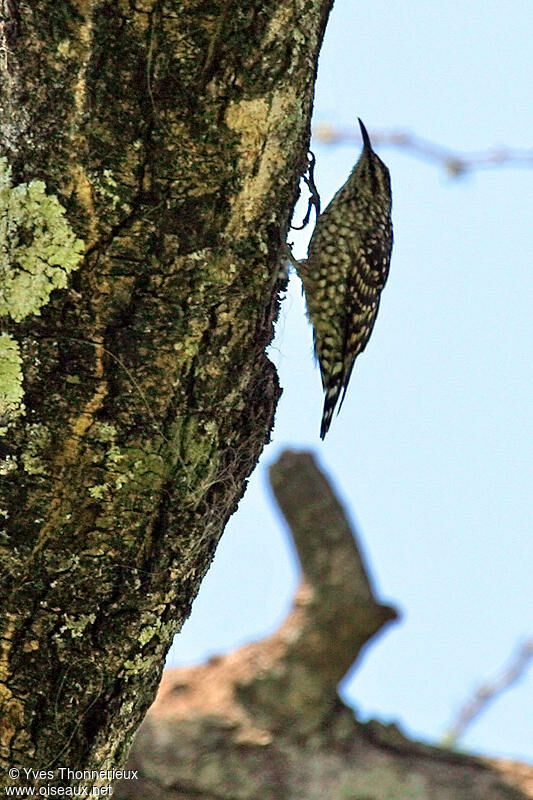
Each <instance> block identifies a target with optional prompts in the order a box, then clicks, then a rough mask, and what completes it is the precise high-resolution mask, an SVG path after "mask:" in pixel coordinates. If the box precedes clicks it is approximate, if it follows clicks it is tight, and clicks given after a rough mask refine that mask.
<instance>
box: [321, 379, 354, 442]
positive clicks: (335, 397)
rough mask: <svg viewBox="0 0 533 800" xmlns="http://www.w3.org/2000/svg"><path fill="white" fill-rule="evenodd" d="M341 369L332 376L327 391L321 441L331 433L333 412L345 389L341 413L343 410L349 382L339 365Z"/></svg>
mask: <svg viewBox="0 0 533 800" xmlns="http://www.w3.org/2000/svg"><path fill="white" fill-rule="evenodd" d="M339 367H340V371H339V372H337V374H336V375H332V376H331V378H330V379H329V383H328V386H327V387H326V389H325V391H326V396H325V398H324V410H323V412H322V423H321V425H320V438H321V439H324V437H325V435H326V433H327V432H328V431H329V426H330V425H331V420H332V419H333V412H334V411H335V406H336V405H337V403H338V402H339V397H340V394H341V392H342V390H343V389H344V394H343V395H342V398H341V402H340V405H339V411H340V410H341V406H342V403H343V400H344V397H345V395H346V388H347V386H348V381H347V380H346V375H345V372H344V369H342V364H339ZM350 372H351V370H350Z"/></svg>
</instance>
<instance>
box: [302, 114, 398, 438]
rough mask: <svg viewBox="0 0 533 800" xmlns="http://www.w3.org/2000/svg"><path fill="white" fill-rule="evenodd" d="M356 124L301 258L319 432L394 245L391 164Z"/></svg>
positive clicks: (371, 316) (374, 304) (360, 346)
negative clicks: (355, 143) (354, 138)
mask: <svg viewBox="0 0 533 800" xmlns="http://www.w3.org/2000/svg"><path fill="white" fill-rule="evenodd" d="M359 125H360V127H361V134H362V137H363V151H362V153H361V155H360V157H359V160H358V162H357V164H356V165H355V167H354V168H353V170H352V172H351V174H350V176H349V178H348V180H347V181H346V183H345V184H344V186H343V187H342V188H341V189H339V191H338V192H337V194H336V195H335V197H334V198H333V200H332V201H331V203H330V204H329V205H328V207H327V208H326V209H325V211H324V212H323V213H322V214H320V216H319V217H318V219H317V222H316V226H315V229H314V231H313V235H312V236H311V241H310V242H309V249H308V254H307V259H306V260H305V261H301V262H299V265H298V272H299V275H300V278H301V280H302V283H303V287H304V291H305V297H306V302H307V314H308V316H309V319H310V321H311V324H312V326H313V332H314V343H315V356H316V358H317V360H318V362H319V365H320V372H321V375H322V386H323V387H324V392H325V399H324V412H323V415H322V425H321V428H320V438H321V439H323V438H324V437H325V435H326V433H327V432H328V429H329V426H330V424H331V419H332V416H333V412H334V410H335V407H336V405H337V403H339V400H340V403H339V411H340V409H341V406H342V403H343V401H344V397H345V396H346V389H347V388H348V383H349V381H350V375H351V374H352V369H353V365H354V361H355V359H356V358H357V356H358V355H359V353H362V352H363V350H364V349H365V347H366V345H367V343H368V340H369V338H370V334H371V333H372V328H373V327H374V323H375V321H376V316H377V313H378V308H379V300H380V296H381V291H382V289H383V287H384V286H385V282H386V280H387V276H388V274H389V264H390V257H391V250H392V221H391V202H392V199H391V185H390V175H389V170H388V169H387V167H386V166H385V164H384V163H383V161H382V160H381V159H380V158H379V156H377V155H376V153H375V152H374V151H373V149H372V145H371V143H370V138H369V136H368V133H367V130H366V128H365V126H364V125H363V123H362V122H361V120H359ZM341 392H342V397H341Z"/></svg>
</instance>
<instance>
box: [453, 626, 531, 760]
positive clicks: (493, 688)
mask: <svg viewBox="0 0 533 800" xmlns="http://www.w3.org/2000/svg"><path fill="white" fill-rule="evenodd" d="M532 660H533V638H530V639H526V641H525V642H522V644H521V645H520V647H519V648H518V649H517V650H516V652H515V653H514V655H513V656H512V658H511V660H510V661H509V664H508V665H507V666H506V667H505V669H503V671H502V672H501V673H500V674H499V675H497V676H496V678H494V680H492V681H487V682H486V683H484V684H482V685H481V686H479V687H478V689H476V691H475V692H474V695H473V697H472V698H470V699H469V700H468V701H467V702H466V703H465V704H464V705H463V707H462V708H461V710H460V711H459V713H458V715H457V718H456V719H455V722H453V723H452V724H451V725H450V727H449V728H448V730H447V731H446V733H445V734H444V736H443V737H442V744H443V746H444V747H453V746H455V745H456V744H457V742H458V741H459V739H460V738H461V737H462V736H464V734H465V732H466V730H467V728H469V727H470V726H471V725H472V724H473V723H474V722H475V721H476V720H477V719H479V717H480V716H481V714H483V713H484V712H485V711H486V710H487V707H488V705H489V703H492V702H494V700H497V699H498V697H500V696H501V695H502V694H503V693H504V692H505V691H506V690H507V689H509V688H510V687H511V686H513V684H515V683H517V682H518V681H519V680H520V678H522V677H523V676H524V675H525V673H526V670H527V669H528V667H529V664H530V662H531V661H532Z"/></svg>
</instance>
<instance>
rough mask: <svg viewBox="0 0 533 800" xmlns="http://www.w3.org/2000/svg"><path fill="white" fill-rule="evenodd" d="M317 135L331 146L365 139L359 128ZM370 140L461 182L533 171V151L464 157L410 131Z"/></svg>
mask: <svg viewBox="0 0 533 800" xmlns="http://www.w3.org/2000/svg"><path fill="white" fill-rule="evenodd" d="M313 135H314V137H315V139H316V140H317V141H319V142H321V143H322V144H329V145H338V144H350V143H352V142H359V141H360V139H361V137H360V136H359V133H358V131H357V130H356V126H355V125H354V126H353V129H352V128H342V127H337V126H335V125H330V124H328V123H321V124H318V125H315V127H314V129H313ZM370 137H371V139H372V142H373V143H374V145H375V146H376V147H380V146H388V147H395V148H397V149H398V150H405V151H406V152H407V153H409V154H410V155H413V156H414V157H415V158H419V159H422V160H423V161H428V162H430V163H432V164H437V165H439V166H442V167H443V168H444V169H445V171H446V172H447V173H448V174H449V175H450V176H451V177H453V178H459V177H461V176H463V175H465V174H466V173H467V172H474V171H475V170H481V169H493V168H494V167H526V168H532V167H533V149H525V150H518V149H513V148H510V147H503V146H502V147H492V148H489V149H488V150H481V151H478V152H473V153H461V152H459V151H457V150H453V149H452V148H450V147H444V146H443V145H440V144H435V142H430V141H428V140H427V139H422V138H421V137H420V136H416V135H415V134H414V133H411V132H409V131H400V130H398V131H377V130H372V131H371V132H370Z"/></svg>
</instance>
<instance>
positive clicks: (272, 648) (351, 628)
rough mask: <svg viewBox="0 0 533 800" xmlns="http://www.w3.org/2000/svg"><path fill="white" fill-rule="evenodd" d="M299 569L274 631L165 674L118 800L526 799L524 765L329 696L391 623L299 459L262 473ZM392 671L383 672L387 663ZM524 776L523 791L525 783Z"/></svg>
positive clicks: (320, 482) (350, 540) (530, 793)
mask: <svg viewBox="0 0 533 800" xmlns="http://www.w3.org/2000/svg"><path fill="white" fill-rule="evenodd" d="M271 483H272V487H273V490H274V493H275V495H276V499H277V501H278V503H279V505H280V507H281V510H282V512H283V514H284V516H285V519H286V520H287V523H288V525H289V527H290V532H291V535H292V538H293V541H294V543H295V545H296V550H297V552H298V556H299V558H300V562H301V566H302V582H301V584H300V587H299V589H298V591H297V594H296V597H295V600H294V606H293V609H292V611H291V613H290V614H289V616H288V617H287V619H286V620H285V622H284V623H283V624H282V625H281V627H280V628H279V630H278V631H276V632H275V633H274V634H273V635H272V636H269V637H268V638H266V639H264V640H263V641H260V642H255V643H253V644H249V645H246V646H245V647H242V648H240V649H239V650H236V651H234V652H232V653H229V654H228V655H225V656H222V657H219V658H213V659H211V661H210V662H209V663H207V664H204V665H201V666H197V667H189V668H184V669H183V668H182V669H171V670H167V671H165V673H164V674H163V680H162V682H161V686H160V689H159V692H158V695H157V699H156V701H155V703H154V705H153V706H152V708H151V709H150V711H149V713H148V715H147V717H146V719H145V721H144V722H143V724H142V725H141V728H140V730H139V733H138V735H137V737H136V739H135V741H134V744H133V747H132V751H131V755H130V760H129V762H128V765H127V766H128V767H129V768H130V769H134V770H137V771H138V773H139V774H138V779H137V780H122V781H120V782H118V783H117V784H116V785H115V797H116V798H117V800H141V798H142V800H151V798H154V800H155V798H157V799H158V800H193V798H202V800H215V798H218V800H250V798H253V799H254V800H296V798H298V800H324V798H328V800H349V799H350V798H351V800H389V799H391V798H394V800H414V799H415V798H416V800H478V799H479V800H481V798H483V800H525V798H533V789H532V788H531V787H532V780H533V769H532V768H528V767H527V766H526V765H518V764H515V765H510V764H509V763H505V762H500V763H498V762H492V763H489V762H487V761H485V760H482V759H480V758H473V757H469V756H467V755H465V754H461V753H457V752H453V751H451V750H447V749H441V748H437V747H430V746H428V745H425V744H422V743H420V742H415V741H411V740H409V739H408V738H407V737H406V736H404V735H403V734H402V733H401V731H400V730H399V729H398V728H397V727H396V726H395V725H383V724H381V723H379V722H375V721H372V722H368V723H365V724H362V723H360V722H358V721H357V719H355V718H354V714H353V711H352V710H351V709H350V708H348V707H347V706H345V705H344V703H343V702H342V700H341V699H340V698H339V697H338V695H337V691H336V687H337V684H338V682H339V681H340V680H341V679H342V678H343V677H344V675H345V674H346V672H347V671H348V669H349V668H350V667H351V665H352V664H353V662H354V660H355V661H356V662H357V660H358V658H359V655H360V653H361V650H362V648H364V647H365V646H366V644H367V642H369V640H370V639H371V638H372V637H373V636H374V635H375V634H376V633H377V632H378V631H380V630H382V628H383V627H384V626H386V625H387V624H388V623H389V622H390V621H392V620H393V619H394V618H395V616H396V615H395V612H394V610H393V609H392V608H390V606H387V605H382V604H381V603H379V602H378V601H377V600H376V598H375V596H374V591H373V589H372V586H371V582H370V579H369V577H368V574H367V570H366V567H365V563H364V559H363V558H362V556H361V553H360V550H359V548H358V546H357V540H356V539H354V535H353V532H352V530H351V527H350V525H349V523H348V521H347V519H346V516H345V513H344V510H343V508H342V506H341V505H340V503H339V501H338V500H337V498H336V497H335V495H334V493H333V491H332V489H331V487H330V486H329V485H328V482H327V480H326V478H325V477H324V475H323V474H322V473H321V472H320V470H319V469H318V468H317V466H316V464H315V462H314V459H313V457H312V456H311V455H310V454H309V453H292V452H285V453H284V454H283V455H282V456H281V457H280V459H279V460H278V462H277V463H276V464H275V465H273V467H272V468H271ZM391 676H393V667H392V668H391ZM528 781H529V788H528Z"/></svg>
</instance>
